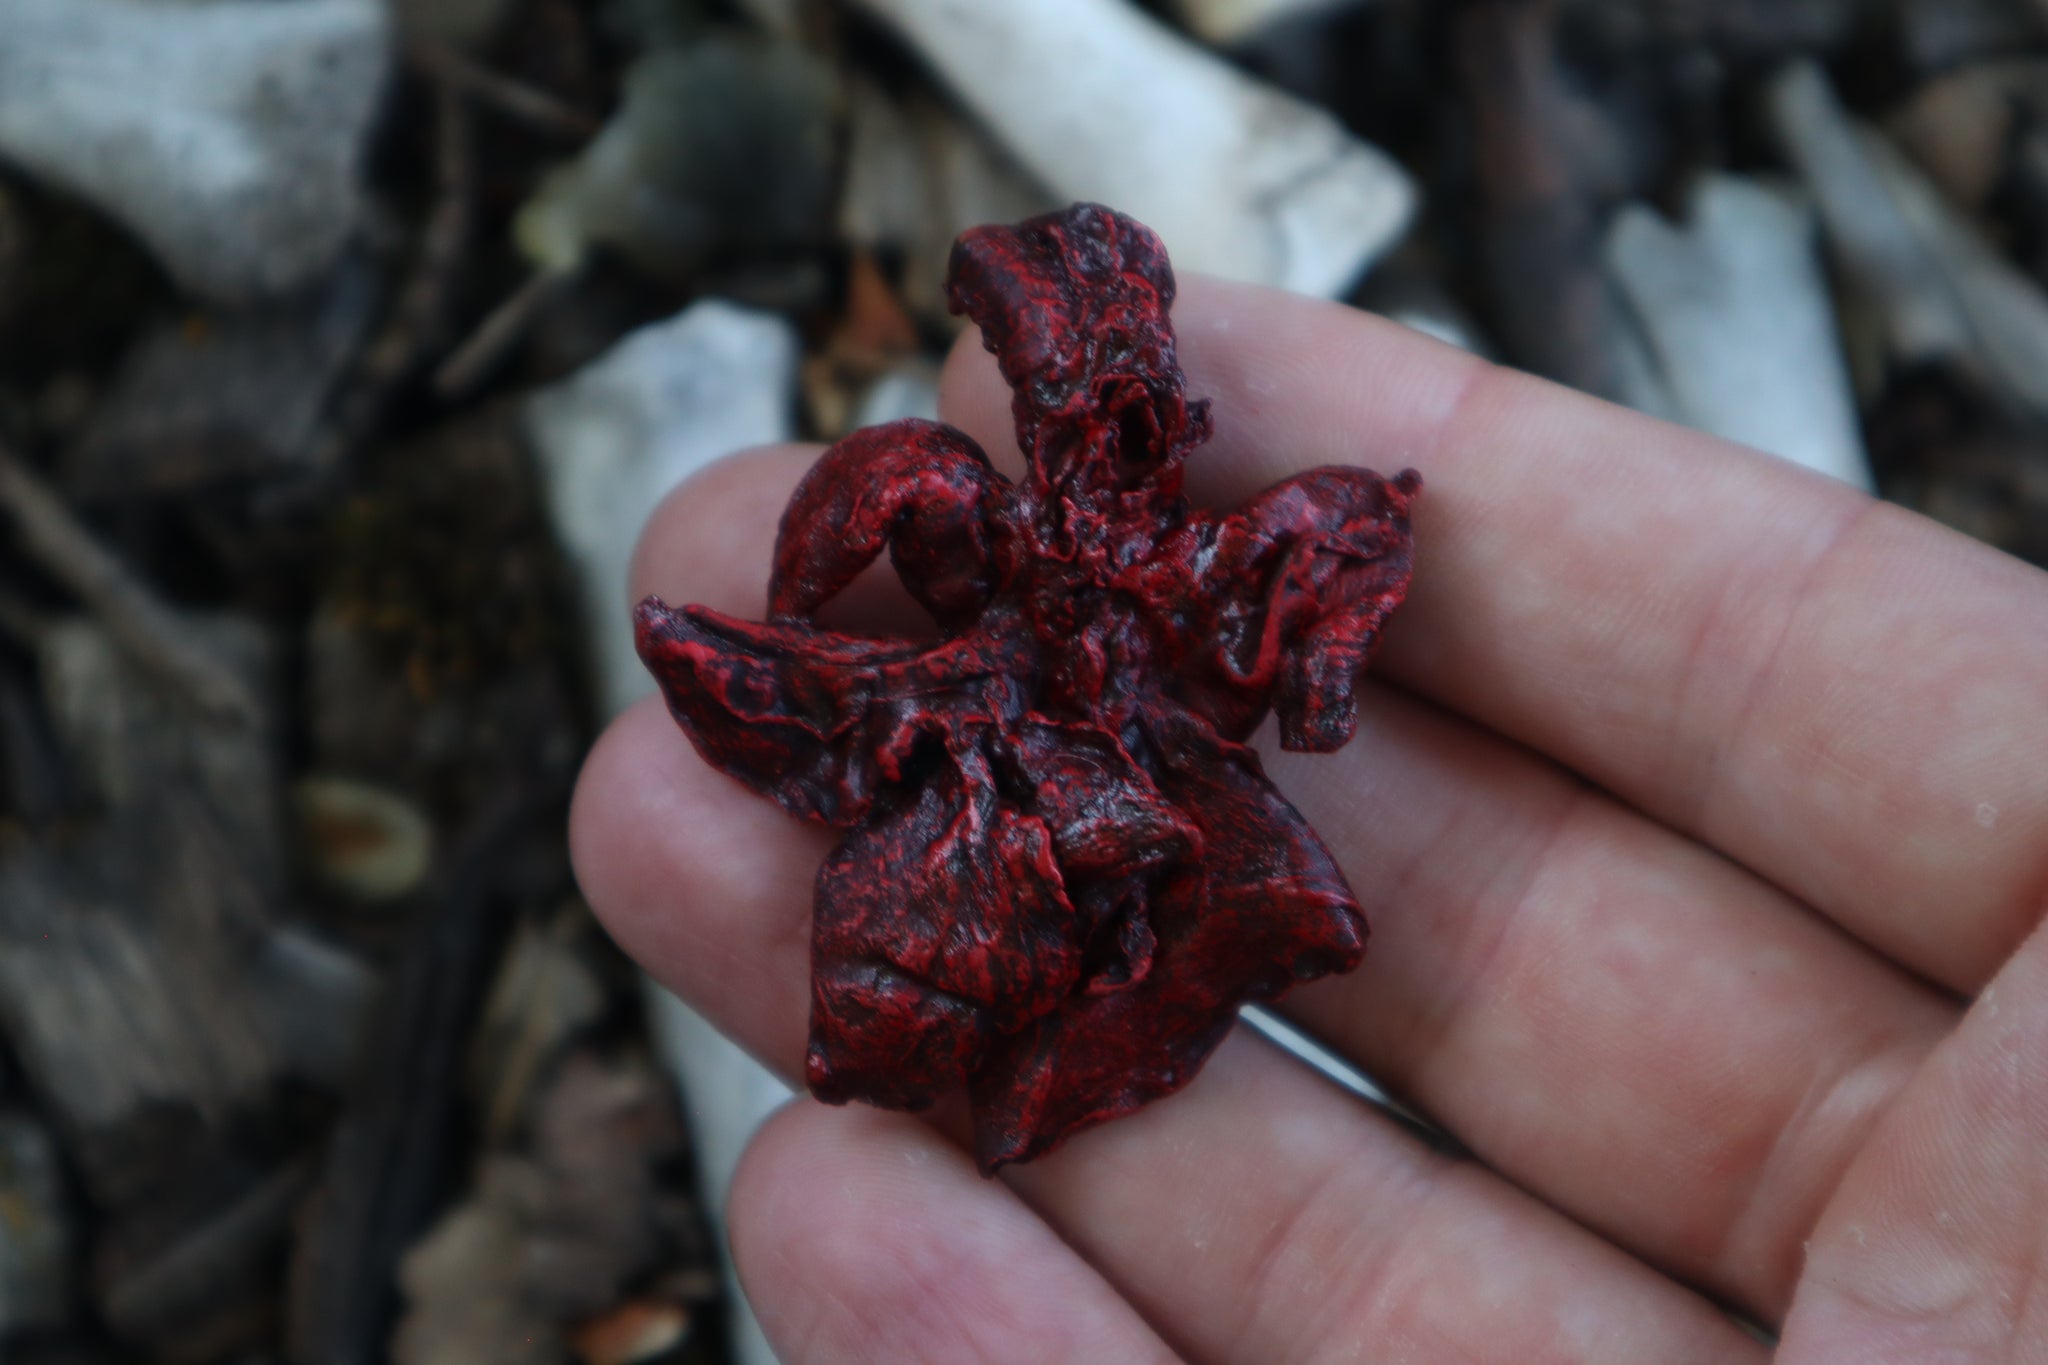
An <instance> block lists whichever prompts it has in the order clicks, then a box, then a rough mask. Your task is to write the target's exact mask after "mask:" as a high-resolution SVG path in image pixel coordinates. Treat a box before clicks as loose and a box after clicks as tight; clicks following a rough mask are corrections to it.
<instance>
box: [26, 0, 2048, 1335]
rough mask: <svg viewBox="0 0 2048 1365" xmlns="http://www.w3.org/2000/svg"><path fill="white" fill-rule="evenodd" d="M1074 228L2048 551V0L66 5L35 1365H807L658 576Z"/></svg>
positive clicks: (47, 641)
mask: <svg viewBox="0 0 2048 1365" xmlns="http://www.w3.org/2000/svg"><path fill="white" fill-rule="evenodd" d="M1073 199H1096V200H1100V201H1103V202H1105V203H1109V204H1111V205H1113V206H1115V207H1118V208H1121V209H1124V210H1125V211H1127V212H1130V213H1132V214H1133V215H1135V216H1137V217H1138V218H1140V219H1142V220H1143V221H1146V222H1148V223H1150V224H1151V225H1152V226H1153V227H1155V228H1156V229H1158V230H1159V231H1160V233H1161V234H1162V235H1163V236H1164V238H1165V239H1166V241H1167V243H1168V246H1169V247H1170V249H1171V250H1172V252H1173V255H1174V259H1175V262H1176V264H1177V265H1178V266H1180V267H1181V268H1183V269H1191V270H1203V271H1209V272H1213V273H1218V274H1223V275H1229V276H1233V277H1235V278H1239V279H1245V280H1253V281H1258V282H1262V283H1266V284H1270V285H1274V286H1277V287H1281V288H1286V289H1293V290H1298V291H1302V292H1307V293H1314V294H1321V295H1325V296H1328V297H1331V298H1338V299H1345V300H1348V301H1350V302H1353V303H1355V304H1357V305H1359V306H1361V307H1365V308H1370V309H1373V310H1375V311H1378V312H1381V313H1385V314H1387V315H1390V316H1392V317H1394V318H1396V319H1399V320H1400V321H1402V322H1404V323H1406V324H1408V325H1410V326H1413V327H1416V328H1419V329H1422V330H1424V331H1427V332H1430V333H1432V334H1434V335H1436V336H1438V337H1440V338H1443V339H1445V340H1447V341H1449V342H1451V343H1452V344H1455V345H1459V346H1464V347H1468V348H1470V349H1472V350H1474V351H1477V352H1480V353H1482V354H1485V355H1488V356H1491V357H1494V358H1496V359H1499V360H1502V361H1505V362H1507V363H1510V364H1514V365H1518V366H1522V367H1525V368H1528V369H1531V370H1534V371H1537V372H1539V373H1542V374H1545V375H1548V376H1551V377H1553V378H1555V379H1558V380H1560V381H1562V382H1564V383H1568V384H1572V385H1575V386H1577V387H1579V388H1582V389H1585V390H1588V391H1590V392H1593V393H1596V394H1600V395H1602V396H1605V397H1608V398H1612V399H1615V400H1617V401H1620V402H1624V403H1628V404H1630V405H1632V406H1635V407H1638V408H1643V409H1645V410H1648V411H1652V412H1656V413H1659V414H1661V415H1664V416H1667V417H1670V418H1672V419H1674V420H1677V421H1681V422H1685V423H1688V424H1691V425H1693V426H1697V427H1701V428H1704V429H1707V430H1710V431H1715V432H1719V433H1722V434H1724V435H1727V436H1729V437H1731V438H1733V439H1736V440H1741V441H1746V442H1749V443H1751V444H1754V445H1757V446H1760V447H1762V448H1764V449H1767V450H1770V451H1773V452H1774V453H1777V454H1780V455H1783V456H1785V457H1787V458H1790V459H1796V460H1799V461H1801V462H1803V463H1806V464H1809V465H1811V466H1813V467H1815V468H1817V469H1820V470H1823V471H1825V472H1826V473H1828V474H1830V475H1832V476H1834V477H1837V478H1841V479H1844V480H1848V481H1850V482H1854V483H1859V484H1862V485H1865V486H1867V487H1871V488H1873V489H1875V490H1876V491H1877V492H1879V493H1880V494H1881V495H1882V496H1884V497H1887V498H1890V499H1893V500H1896V501H1898V502H1901V503H1904V504H1906V505H1908V506H1910V507H1914V508H1917V509H1919V510H1921V511H1923V512H1926V513H1927V514H1929V515H1931V516H1934V517H1936V518H1939V519H1940V520H1942V521H1945V522H1947V523H1949V524H1951V525H1954V526H1957V527H1959V528H1961V529H1962V530H1964V531H1966V532H1968V533H1969V534H1972V535H1975V536H1978V537H1981V538H1983V539H1984V540H1987V541H1989V542H1991V543H1992V544H1995V545H1998V546H2000V547H2002V548H2004V549H2007V550H2010V551H2012V552H2014V553H2016V554H2019V555H2021V556H2024V557H2026V558H2028V559H2031V560H2033V561H2034V562H2036V563H2042V562H2048V295H2044V293H2043V282H2044V280H2048V231H2044V229H2048V0H1467V2H1466V3H1451V2H1450V0H1437V2H1435V3H1425V2H1424V0H1348V2H1347V0H1146V3H1142V4H1141V3H1136V0H1007V2H1005V0H845V3H830V2H829V0H724V2H723V3H721V2H720V0H389V3H386V2H385V0H0V1361H5V1362H8V1363H9V1365H15V1363H16V1362H20V1365H100V1363H101V1362H128V1361H136V1362H167V1363H172V1365H199V1363H200V1362H223V1363H233V1365H243V1363H246V1365H270V1363H271V1362H278V1363H279V1365H360V1363H365V1362H373V1361H383V1360H387V1359H389V1360H395V1361H398V1362H401V1365H430V1363H431V1365H470V1363H471V1362H474V1363H475V1365H528V1363H529V1362H531V1363H532V1365H546V1363H548V1362H569V1361H580V1362H584V1363H585V1365H624V1363H625V1362H656V1361H661V1362H714V1361H728V1360H739V1361H744V1362H747V1363H748V1365H753V1362H758V1361H762V1360H765V1359H767V1357H766V1356H765V1355H764V1354H763V1348H762V1346H761V1344H760V1340H759V1338H758V1336H757V1335H756V1333H755V1329H754V1328H753V1327H752V1326H751V1325H750V1323H749V1321H748V1319H747V1318H746V1315H745V1312H744V1309H743V1307H741V1306H740V1305H739V1304H738V1303H737V1302H736V1300H735V1299H734V1298H733V1296H732V1294H731V1292H730V1291H729V1290H728V1288H727V1287H726V1285H725V1279H724V1274H723V1270H722V1267H721V1251H720V1247H721V1240H720V1236H719V1234H718V1231H717V1228H716V1226H715V1215H716V1210H717V1208H718V1202H719V1199H720V1196H721V1191H722V1188H723V1182H724V1180H725V1178H726V1174H727V1173H728V1172H729V1169H730V1164H731V1162H732V1160H733V1159H734V1157H735V1155H736V1154H737V1152H738V1150H739V1148H740V1146H741V1145H742V1144H743V1143H744V1140H745V1136H746V1133H747V1131H748V1130H749V1128H750V1126H751V1125H752V1124H753V1123H754V1122H756V1121H757V1120H758V1118H759V1116H760V1114H761V1113H762V1112H763V1111H764V1109H765V1107H767V1106H769V1105H772V1104H773V1103H774V1102H775V1099H776V1096H777V1094H778V1093H779V1092H778V1091H777V1089H776V1087H775V1086H774V1084H773V1083H772V1082H769V1081H767V1080H766V1079H765V1078H764V1077H763V1076H762V1075H761V1073H759V1072H758V1071H755V1070H754V1069H752V1067H751V1064H749V1063H747V1062H746V1061H745V1060H744V1059H743V1058H739V1057H737V1056H736V1055H734V1054H733V1053H732V1052H731V1051H730V1050H729V1049H727V1048H726V1047H725V1046H724V1045H723V1044H722V1043H721V1042H719V1040H717V1039H716V1038H715V1036H714V1035H712V1034H711V1033H710V1032H709V1031H708V1029H706V1028H705V1026H704V1025H703V1024H702V1022H701V1021H699V1020H696V1019H695V1018H694V1017H693V1016H691V1015H690V1014H689V1013H688V1012H687V1011H685V1010H682V1009H680V1007H678V1006H676V1005H675V1004H674V1002H673V1001H670V1000H668V999H666V998H665V997H663V996H662V995H661V994H660V992H659V991H658V990H657V989H655V988H652V987H651V986H649V985H648V984H647V983H646V982H644V981H643V980H641V978H640V977H639V976H638V974H637V973H636V972H635V971H634V969H633V968H632V967H631V966H630V964H628V963H627V962H625V961H624V960H623V959H622V958H621V956H620V955H619V954H618V953H617V951H616V950H615V949H613V948H612V947H611V946H610V945H609V944H608V943H607V941H606V940H605V939H604V937H603V935H602V933H601V932H600V931H598V930H597V929H596V927H595V926H594V924H593V922H592V921H591V918H590V916H589V913H588V911H587V909H586V908H585V907H584V906H583V905H582V903H581V902H580V901H579V899H578V896H577V891H576V887H575V884H574V882H573V880H572V878H571V876H570V873H569V869H568V864H567V857H566V852H565V848H564V839H563V817H564V811H565V806H566V801H567V795H568V791H569V787H570V784H571V782H572V780H573V777H574V774H575V770H576V767H577V764H578V762H579V760H580V757H581V755H582V753H583V751H584V749H585V747H586V746H587V745H588V743H589V741H590V739H591V738H592V736H593V735H594V733H595V732H596V730H597V728H598V727H599V726H600V725H601V724H602V722H603V720H604V718H605V717H606V716H607V715H608V714H610V713H611V712H613V711H616V710H617V709H618V708H619V707H620V706H622V705H624V704H625V703H627V702H628V701H630V700H632V699H633V698H634V697H636V696H638V695H640V694H641V693H642V692H643V691H644V690H646V683H645V682H644V680H643V677H642V674H641V671H640V669H639V667H638V665H637V664H636V662H635V661H634V659H633V656H632V652H631V647H630V640H629V638H628V636H627V634H626V626H627V618H626V614H625V603H624V579H625V558H626V555H627V553H628V550H629V548H630V545H631V543H632V537H633V534H634V531H635V529H636V528H637V526H638V524H639V523H640V521H641V520H642V518H643V517H644V516H645V514H646V512H647V511H648V509H649V508H650V507H651V505H652V503H653V502H654V500H655V499H656V498H657V497H658V496H659V495H660V494H661V493H662V491H664V490H665V489H667V488H668V487H670V486H671V485H673V484H674V483H675V482H677V481H678V480H679V479H681V478H683V477H685V476H686V475H688V474H689V473H690V472H691V471H692V470H694V469H696V468H698V467H700V466H701V465H703V464H705V463H707V462H709V461H711V460H713V459H715V458H717V457H718V456H720V455H722V454H725V453H727V452H728V451H730V450H733V449H735V448H738V447H740V446H744V445H750V444H756V443H759V442H763V441H770V440H780V439H791V438H805V439H815V440H830V439H832V438H834V437H836V436H839V435H841V434H843V433H844V432H846V431H848V430H850V429H852V428H853V427H855V426H859V425H864V424H867V423H870V422H875V421H882V420H887V419H889V418H893V417H898V416H904V415H911V414H929V413H931V412H932V410H933V406H934V401H935V399H934V380H935V376H936V373H937V367H938V364H939V361H940V358H941V357H942V355H943V354H944V351H945V349H946V347H947V345H948V344H949V343H950V341H951V339H952V337H953V335H954V333H955V330H956V324H955V323H954V322H953V320H951V319H949V318H948V317H947V316H946V314H945V310H944V306H943V299H942V296H941V292H940V282H941V277H942V272H943V267H944V261H945V255H946V250H947V247H948V245H949V244H950V242H951V240H952V238H953V236H954V235H955V234H956V233H957V232H958V231H960V230H961V229H962V228H964V227H967V226H970V225H972V224H975V223H980V222H986V221H994V220H1010V219H1015V218H1018V217H1022V216H1024V215H1026V214H1029V213H1032V212H1036V211H1040V210H1043V209H1046V208H1050V207H1054V206H1057V205H1060V204H1064V203H1066V202H1068V201H1070V200H1073ZM1390 458H1398V457H1390Z"/></svg>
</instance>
